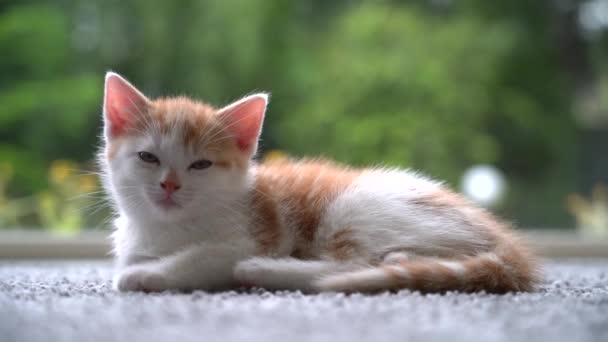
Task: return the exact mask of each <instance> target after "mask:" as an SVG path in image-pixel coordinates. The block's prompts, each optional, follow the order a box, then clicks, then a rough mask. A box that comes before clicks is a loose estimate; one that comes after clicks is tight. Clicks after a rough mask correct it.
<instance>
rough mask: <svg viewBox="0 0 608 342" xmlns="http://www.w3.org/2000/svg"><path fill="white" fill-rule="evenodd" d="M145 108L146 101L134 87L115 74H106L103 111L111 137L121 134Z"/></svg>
mask: <svg viewBox="0 0 608 342" xmlns="http://www.w3.org/2000/svg"><path fill="white" fill-rule="evenodd" d="M147 106H148V99H147V98H146V97H145V96H144V95H143V94H142V93H140V92H139V91H138V90H137V89H136V88H135V87H133V86H132V85H131V84H129V82H127V81H126V80H124V79H123V78H121V77H120V76H118V75H117V74H114V73H108V75H107V76H106V94H105V100H104V111H105V114H106V125H108V126H109V133H110V134H111V135H112V136H118V135H121V134H123V133H124V132H125V131H126V129H127V128H128V127H129V125H131V124H132V123H134V121H135V119H136V117H137V115H140V114H142V113H143V112H144V111H145V110H146V109H147Z"/></svg>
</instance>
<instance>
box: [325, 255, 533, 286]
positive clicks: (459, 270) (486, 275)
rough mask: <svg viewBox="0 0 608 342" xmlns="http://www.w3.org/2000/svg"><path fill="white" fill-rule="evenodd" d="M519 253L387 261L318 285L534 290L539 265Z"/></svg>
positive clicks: (335, 277) (333, 277)
mask: <svg viewBox="0 0 608 342" xmlns="http://www.w3.org/2000/svg"><path fill="white" fill-rule="evenodd" d="M518 254H519V253H516V254H515V255H512V254H510V255H509V254H506V253H501V252H500V251H494V252H487V253H482V254H479V255H476V256H472V257H467V258H464V259H459V260H451V259H421V260H412V261H401V262H397V263H391V264H388V263H386V264H381V265H379V266H377V267H371V268H366V269H362V270H358V271H350V272H345V273H335V274H330V275H327V276H325V277H322V278H320V279H319V280H317V281H316V283H315V286H316V287H317V289H319V290H321V291H340V292H378V291H386V290H398V289H410V290H418V291H421V292H445V291H461V292H476V291H486V292H490V293H505V292H512V291H514V292H519V291H532V290H533V289H534V285H535V283H536V282H537V279H538V276H537V271H536V268H535V267H534V266H533V264H532V263H531V262H530V259H529V258H528V257H529V256H527V255H518ZM524 254H525V253H524Z"/></svg>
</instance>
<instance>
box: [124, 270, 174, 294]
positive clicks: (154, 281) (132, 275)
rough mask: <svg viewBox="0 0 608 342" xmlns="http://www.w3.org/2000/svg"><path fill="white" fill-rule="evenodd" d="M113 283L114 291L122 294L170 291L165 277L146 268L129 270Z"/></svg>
mask: <svg viewBox="0 0 608 342" xmlns="http://www.w3.org/2000/svg"><path fill="white" fill-rule="evenodd" d="M113 283H114V284H113V286H114V289H115V290H117V291H120V292H127V291H143V292H162V291H165V290H168V289H169V288H168V286H167V279H166V278H165V276H163V275H162V274H160V273H158V272H156V271H152V270H147V269H144V268H127V269H126V270H124V271H122V272H121V273H119V274H118V275H116V276H115V277H114V281H113Z"/></svg>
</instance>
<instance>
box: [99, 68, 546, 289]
mask: <svg viewBox="0 0 608 342" xmlns="http://www.w3.org/2000/svg"><path fill="white" fill-rule="evenodd" d="M267 103H268V96H267V94H263V93H262V94H255V95H250V96H247V97H245V98H243V99H241V100H239V101H236V102H234V103H232V104H230V105H228V106H226V107H223V108H221V109H216V108H214V107H212V106H210V105H208V104H205V103H202V102H197V101H193V100H190V99H188V98H184V97H177V98H164V99H157V100H150V99H148V98H146V97H145V96H144V95H143V94H142V93H141V92H139V91H138V90H137V89H136V88H135V87H133V86H132V85H131V84H129V83H128V82H127V81H126V80H124V79H123V78H121V77H120V76H119V75H117V74H115V73H108V74H107V75H106V80H105V98H104V106H103V115H104V122H105V128H104V137H105V139H104V140H105V144H104V146H103V149H102V151H101V153H100V162H101V164H102V167H103V169H104V170H105V177H104V179H103V181H104V184H105V187H106V189H107V191H108V192H109V194H110V195H111V197H112V199H113V201H114V203H115V205H116V209H117V212H118V218H117V219H116V221H115V226H116V230H115V232H114V234H113V242H114V252H115V256H116V262H117V267H118V272H117V274H116V276H115V277H114V281H113V286H114V287H115V289H117V290H119V291H163V290H194V289H202V290H221V289H229V288H234V287H237V286H240V285H247V286H259V287H263V288H267V289H289V290H302V291H311V292H312V291H345V292H355V291H365V292H374V291H383V290H396V289H402V288H407V289H412V290H420V291H424V292H439V291H449V290H457V291H467V292H468V291H487V292H496V293H502V292H507V291H530V290H533V288H534V286H535V284H536V282H537V276H536V267H535V263H534V259H533V256H532V254H531V253H530V252H529V251H528V250H527V249H526V248H525V247H524V246H523V245H522V243H521V242H520V240H519V239H518V238H517V237H515V235H514V234H513V233H512V232H511V231H509V229H508V227H507V225H506V224H504V223H501V222H500V221H497V220H496V219H495V218H494V217H493V216H492V215H491V214H489V213H488V212H486V211H484V210H483V209H480V208H477V207H475V206H474V205H472V204H471V203H469V202H468V201H467V200H465V199H464V198H463V197H462V196H460V195H458V194H455V193H452V192H450V190H448V189H447V188H446V187H444V186H443V185H441V184H440V183H438V182H436V181H433V180H430V179H428V178H426V177H424V176H421V175H419V174H417V173H414V172H410V171H403V170H397V169H379V168H374V169H362V170H359V169H354V168H348V167H344V166H340V165H337V164H334V163H331V162H328V161H319V160H303V161H295V162H288V161H280V162H270V163H267V164H263V165H258V164H256V163H255V162H253V161H252V157H253V156H254V154H255V153H256V149H257V142H258V138H259V136H260V131H261V128H262V121H263V119H264V113H265V111H266V105H267Z"/></svg>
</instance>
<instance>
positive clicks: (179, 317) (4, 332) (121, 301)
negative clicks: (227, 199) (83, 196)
mask: <svg viewBox="0 0 608 342" xmlns="http://www.w3.org/2000/svg"><path fill="white" fill-rule="evenodd" d="M110 271H111V269H110V267H109V264H107V263H103V262H42V263H36V262H8V261H4V262H0V341H3V342H8V341H243V340H248V341H264V342H269V341H289V342H296V341H332V342H337V341H407V340H412V341H450V342H456V341H473V340H480V341H525V340H529V341H608V262H607V261H605V260H604V261H602V260H595V261H578V262H577V261H569V262H559V263H550V264H548V265H547V267H546V279H547V282H546V284H545V285H544V286H543V289H542V290H541V291H540V292H538V293H533V294H517V295H513V294H508V295H504V296H496V295H485V294H476V295H466V294H447V295H420V294H418V293H411V292H409V291H402V292H400V293H397V294H383V295H376V296H364V295H352V296H345V295H341V294H320V295H302V294H300V293H293V292H291V293H290V292H284V293H283V292H280V293H268V292H264V291H256V290H253V291H251V292H246V293H237V292H225V293H217V294H208V293H204V292H195V293H192V294H169V293H164V294H156V295H145V294H117V293H114V292H113V291H112V290H111V289H110V287H109V279H110Z"/></svg>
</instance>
